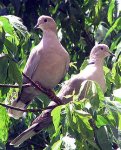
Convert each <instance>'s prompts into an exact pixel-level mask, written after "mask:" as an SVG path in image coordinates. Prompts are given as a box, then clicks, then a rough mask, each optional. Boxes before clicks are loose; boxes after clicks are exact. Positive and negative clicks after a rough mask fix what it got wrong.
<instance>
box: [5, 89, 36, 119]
mask: <svg viewBox="0 0 121 150" xmlns="http://www.w3.org/2000/svg"><path fill="white" fill-rule="evenodd" d="M34 97H35V95H33V94H32V93H28V90H26V89H25V90H24V89H23V90H22V91H21V94H20V95H19V97H18V99H16V100H14V101H13V102H12V105H11V106H13V107H17V108H21V109H25V108H26V107H27V106H28V105H29V104H30V103H31V101H32V100H33V99H34ZM8 115H9V116H10V117H13V118H15V119H19V118H20V117H22V115H23V111H17V110H14V109H8Z"/></svg>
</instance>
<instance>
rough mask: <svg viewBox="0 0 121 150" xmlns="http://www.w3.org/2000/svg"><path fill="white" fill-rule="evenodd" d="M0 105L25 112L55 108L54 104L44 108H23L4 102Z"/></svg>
mask: <svg viewBox="0 0 121 150" xmlns="http://www.w3.org/2000/svg"><path fill="white" fill-rule="evenodd" d="M0 105H1V106H3V107H6V108H10V109H14V110H17V111H23V112H39V111H43V110H47V109H53V108H54V106H48V107H46V108H44V109H21V108H18V107H13V106H10V105H6V104H3V103H0Z"/></svg>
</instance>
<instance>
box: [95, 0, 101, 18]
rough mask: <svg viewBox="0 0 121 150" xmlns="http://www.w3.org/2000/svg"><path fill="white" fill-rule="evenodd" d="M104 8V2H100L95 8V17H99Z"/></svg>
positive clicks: (99, 0)
mask: <svg viewBox="0 0 121 150" xmlns="http://www.w3.org/2000/svg"><path fill="white" fill-rule="evenodd" d="M101 8H102V0H98V1H97V3H96V6H95V16H96V17H98V15H99V12H100V10H101Z"/></svg>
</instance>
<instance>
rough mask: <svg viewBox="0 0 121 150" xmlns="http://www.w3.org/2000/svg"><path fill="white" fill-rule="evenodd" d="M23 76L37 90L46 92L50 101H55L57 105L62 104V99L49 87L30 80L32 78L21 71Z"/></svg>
mask: <svg viewBox="0 0 121 150" xmlns="http://www.w3.org/2000/svg"><path fill="white" fill-rule="evenodd" d="M22 74H23V76H24V77H25V78H26V79H27V80H28V81H29V82H30V83H31V85H32V86H33V87H35V88H36V89H38V90H39V91H41V92H43V93H44V94H46V95H47V96H48V98H50V99H51V100H52V101H54V102H55V103H57V104H58V105H62V104H63V103H62V101H61V100H60V99H59V98H58V97H57V96H56V94H55V93H54V92H53V91H52V90H51V89H45V88H43V87H42V86H41V84H40V83H39V82H36V83H35V82H34V81H32V79H30V78H29V77H28V76H27V75H26V74H24V73H22Z"/></svg>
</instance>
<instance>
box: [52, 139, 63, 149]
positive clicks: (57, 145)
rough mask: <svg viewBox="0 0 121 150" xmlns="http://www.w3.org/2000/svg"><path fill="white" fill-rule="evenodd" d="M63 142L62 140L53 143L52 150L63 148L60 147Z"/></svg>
mask: <svg viewBox="0 0 121 150" xmlns="http://www.w3.org/2000/svg"><path fill="white" fill-rule="evenodd" d="M61 143H62V141H61V140H59V141H57V142H55V143H54V144H53V146H52V150H61V149H60V147H61Z"/></svg>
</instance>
